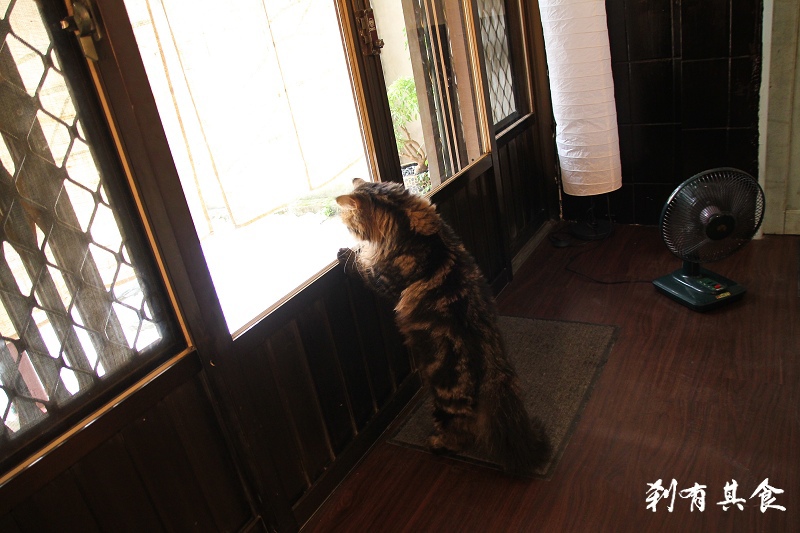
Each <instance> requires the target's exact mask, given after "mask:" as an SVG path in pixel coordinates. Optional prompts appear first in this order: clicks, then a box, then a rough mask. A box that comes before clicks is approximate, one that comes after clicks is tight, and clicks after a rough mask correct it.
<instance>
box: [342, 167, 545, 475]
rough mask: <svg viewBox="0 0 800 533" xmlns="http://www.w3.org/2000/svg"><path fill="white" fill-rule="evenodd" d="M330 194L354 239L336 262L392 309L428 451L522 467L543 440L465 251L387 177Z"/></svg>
mask: <svg viewBox="0 0 800 533" xmlns="http://www.w3.org/2000/svg"><path fill="white" fill-rule="evenodd" d="M353 184H354V189H353V192H352V193H350V194H347V195H343V196H340V197H338V198H337V199H336V201H337V203H338V204H339V206H340V211H341V217H342V220H343V222H344V223H345V225H346V226H347V227H348V229H349V230H350V231H351V233H353V235H355V236H356V238H358V239H359V240H360V241H361V242H360V247H359V248H358V249H357V250H356V251H352V250H350V249H342V250H340V252H339V260H340V262H341V263H342V264H343V265H344V266H345V270H347V271H348V272H350V273H357V274H358V275H359V276H360V277H361V278H362V279H363V280H364V281H365V283H366V285H367V286H369V287H370V288H372V289H373V290H374V291H376V292H377V293H379V294H380V295H382V296H384V297H386V298H388V299H389V300H390V301H391V302H392V303H393V304H394V308H395V317H396V321H397V325H398V327H399V329H400V331H401V332H402V334H403V335H404V338H405V342H406V345H407V346H408V347H409V350H410V351H411V353H412V356H413V357H414V359H415V361H416V364H417V368H418V369H419V371H420V374H421V376H422V378H423V380H424V382H425V383H426V384H427V385H428V386H429V387H430V390H431V392H432V395H433V403H434V412H433V418H434V433H433V434H432V435H431V436H430V438H429V441H428V445H429V447H430V448H431V449H432V450H433V451H437V452H448V451H454V452H458V451H463V450H466V449H468V448H470V447H471V446H473V445H478V446H482V447H483V448H484V449H486V450H487V451H488V452H489V453H490V454H491V455H492V456H493V457H494V458H496V459H497V460H498V461H499V462H501V463H502V464H503V465H504V467H505V469H506V470H507V471H509V472H511V473H516V474H523V475H526V474H530V473H532V472H533V471H534V470H535V469H536V468H537V467H538V466H539V465H540V464H542V462H543V461H544V460H545V459H546V458H547V456H548V454H549V453H550V449H549V443H548V440H547V438H546V436H545V434H544V431H543V429H542V427H541V424H540V423H539V422H538V421H536V420H533V421H532V420H531V419H530V417H529V415H528V413H527V412H526V411H525V408H524V405H523V403H522V401H521V399H520V396H519V392H518V386H517V376H516V374H515V372H514V369H513V367H512V366H511V364H510V363H509V361H508V358H507V356H506V353H505V350H504V347H503V340H502V338H501V335H500V331H499V330H498V327H497V313H496V311H495V305H494V299H493V297H492V295H491V292H490V290H489V288H488V285H487V283H486V281H485V279H484V277H483V275H482V274H481V272H480V270H479V269H478V266H477V265H476V263H475V261H474V259H473V258H472V256H471V255H470V254H469V253H468V252H467V251H466V250H465V248H464V246H463V244H462V243H461V241H460V240H459V239H458V237H457V236H456V235H455V234H454V232H453V231H452V229H450V227H449V226H448V225H447V224H446V223H445V222H444V221H443V220H442V219H441V217H440V216H439V215H438V214H437V212H436V208H435V206H434V205H433V204H431V203H430V201H429V200H428V199H426V198H424V197H421V196H417V195H413V194H410V193H408V192H407V191H406V190H405V189H404V188H403V187H402V186H401V185H399V184H394V183H368V182H365V181H363V180H360V179H356V180H354V182H353Z"/></svg>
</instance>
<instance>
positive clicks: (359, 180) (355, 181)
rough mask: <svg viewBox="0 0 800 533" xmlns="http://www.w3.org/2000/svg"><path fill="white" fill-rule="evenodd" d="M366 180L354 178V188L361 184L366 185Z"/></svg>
mask: <svg viewBox="0 0 800 533" xmlns="http://www.w3.org/2000/svg"><path fill="white" fill-rule="evenodd" d="M365 183H366V181H364V180H362V179H361V178H354V179H353V188H354V189H355V188H356V187H358V186H359V185H364V184H365Z"/></svg>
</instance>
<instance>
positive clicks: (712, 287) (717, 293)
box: [653, 268, 747, 312]
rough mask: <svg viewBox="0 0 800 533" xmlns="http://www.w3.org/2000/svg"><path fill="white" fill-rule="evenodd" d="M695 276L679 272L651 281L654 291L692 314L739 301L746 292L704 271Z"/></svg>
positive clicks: (701, 269) (726, 279)
mask: <svg viewBox="0 0 800 533" xmlns="http://www.w3.org/2000/svg"><path fill="white" fill-rule="evenodd" d="M696 271H697V273H696V274H694V273H693V274H687V273H686V269H678V270H676V271H675V272H673V273H672V274H668V275H666V276H662V277H660V278H658V279H656V280H654V281H653V285H655V287H656V289H658V290H659V291H660V292H662V293H663V294H666V295H667V296H669V297H670V298H672V299H673V300H675V301H676V302H678V303H680V304H683V305H685V306H686V307H688V308H689V309H693V310H695V311H701V312H702V311H709V310H711V309H715V308H717V307H720V306H722V305H725V304H728V303H731V302H735V301H736V300H739V299H740V298H741V297H742V296H744V293H745V291H746V290H747V289H745V288H744V287H743V286H742V285H739V284H738V283H736V282H735V281H733V280H730V279H728V278H726V277H724V276H721V275H719V274H717V273H716V272H711V271H710V270H706V269H704V268H698V269H696Z"/></svg>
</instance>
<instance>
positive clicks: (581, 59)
mask: <svg viewBox="0 0 800 533" xmlns="http://www.w3.org/2000/svg"><path fill="white" fill-rule="evenodd" d="M539 11H540V13H541V15H542V28H543V30H544V44H545V50H546V52H547V66H548V69H549V73H550V92H551V96H552V99H553V115H554V117H555V121H556V147H557V149H558V157H559V162H560V165H561V179H562V184H563V187H564V192H565V193H567V194H571V195H574V196H589V195H593V194H602V193H607V192H611V191H614V190H616V189H619V188H620V187H621V186H622V168H621V164H620V158H619V136H618V132H617V110H616V107H615V104H614V79H613V77H612V75H611V51H610V49H609V46H608V27H607V25H606V7H605V1H604V0H588V1H587V0H539Z"/></svg>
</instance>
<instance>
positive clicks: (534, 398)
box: [389, 316, 617, 479]
mask: <svg viewBox="0 0 800 533" xmlns="http://www.w3.org/2000/svg"><path fill="white" fill-rule="evenodd" d="M499 324H500V329H501V331H502V332H503V338H504V339H505V342H506V348H507V349H508V353H509V357H510V358H511V361H512V362H513V363H514V366H515V367H516V369H517V374H519V380H520V385H521V388H522V391H523V398H524V400H525V407H526V408H527V409H528V413H530V414H531V415H532V416H538V417H539V418H541V420H542V421H543V422H544V425H545V428H546V430H547V434H548V436H549V437H550V441H551V444H552V447H553V454H552V457H551V458H550V460H549V461H548V462H547V463H546V464H544V465H543V466H542V467H541V468H540V469H539V471H538V472H536V473H535V477H539V478H545V479H547V478H550V477H551V476H552V473H553V470H554V469H555V467H556V465H557V464H558V460H559V459H560V458H561V455H562V454H563V453H564V449H565V448H566V446H567V443H568V442H569V438H570V436H571V435H572V432H573V431H574V429H575V427H576V426H577V424H578V421H579V419H580V416H581V413H582V412H583V408H584V406H585V405H586V402H587V401H588V399H589V396H590V395H591V392H592V388H593V387H594V383H595V381H596V380H597V378H598V377H599V376H600V372H601V371H602V370H603V365H605V363H606V361H607V360H608V355H609V353H610V352H611V347H612V346H613V345H614V341H615V340H616V338H617V328H616V327H615V326H604V325H599V324H585V323H581V322H561V321H556V320H539V319H530V318H518V317H509V316H501V317H500V318H499ZM431 412H432V404H431V398H430V393H428V392H427V390H425V389H423V390H422V391H420V393H418V394H417V397H416V398H415V399H414V401H413V403H412V407H411V408H410V409H409V410H407V411H406V414H405V415H404V419H403V420H402V421H401V422H400V423H399V425H398V429H397V430H396V431H395V433H394V434H393V435H392V436H391V437H390V439H389V442H390V443H392V444H397V445H399V446H405V447H410V448H414V449H417V450H423V451H426V452H427V448H426V446H425V441H426V439H427V437H428V435H430V433H431V432H432V430H433V422H432V418H431ZM448 457H451V458H455V459H460V460H464V461H467V462H470V463H476V464H480V465H484V466H489V467H492V468H499V465H498V464H497V462H496V461H493V460H492V459H491V458H490V457H488V456H487V455H485V454H483V453H482V451H481V450H469V451H467V452H462V453H461V454H458V455H448Z"/></svg>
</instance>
